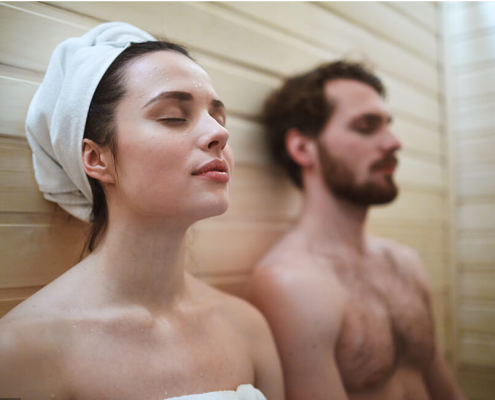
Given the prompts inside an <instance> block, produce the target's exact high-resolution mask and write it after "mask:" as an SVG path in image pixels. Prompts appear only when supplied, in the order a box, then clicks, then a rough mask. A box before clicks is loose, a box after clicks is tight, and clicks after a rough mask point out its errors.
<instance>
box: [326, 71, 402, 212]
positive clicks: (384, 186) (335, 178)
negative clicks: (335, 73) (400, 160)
mask: <svg viewBox="0 0 495 400" xmlns="http://www.w3.org/2000/svg"><path fill="white" fill-rule="evenodd" d="M324 90H325V95H326V98H327V101H330V102H331V103H332V104H333V105H334V111H333V114H332V116H331V118H330V120H329V121H328V122H327V124H326V125H325V126H324V128H323V130H322V132H321V134H320V135H319V137H318V138H317V145H318V155H319V162H320V163H319V165H320V168H321V172H322V176H323V178H324V180H325V183H326V185H327V187H328V189H329V190H330V191H331V192H332V193H333V194H335V195H336V196H338V197H341V198H344V199H346V200H348V201H350V202H352V203H355V204H359V205H364V206H369V205H373V204H385V203H389V202H391V201H392V200H393V199H394V198H395V197H396V196H397V193H398V188H397V186H396V185H395V182H394V179H393V173H394V170H395V167H396V165H397V159H396V156H395V153H396V151H397V150H399V149H400V147H401V143H400V141H399V140H398V139H397V137H396V136H395V134H394V133H393V132H392V130H391V129H390V123H391V120H392V118H391V114H390V112H389V110H388V108H387V106H386V104H385V102H384V101H383V99H382V98H381V97H380V95H379V94H378V93H377V92H376V91H375V90H374V89H373V88H372V87H371V86H368V85H366V84H364V83H361V82H358V81H353V80H349V79H339V80H335V81H330V82H327V83H326V84H325V88H324Z"/></svg>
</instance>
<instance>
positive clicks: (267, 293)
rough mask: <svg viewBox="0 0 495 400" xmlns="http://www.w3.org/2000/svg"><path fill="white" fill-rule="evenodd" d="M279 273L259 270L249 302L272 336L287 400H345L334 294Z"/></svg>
mask: <svg viewBox="0 0 495 400" xmlns="http://www.w3.org/2000/svg"><path fill="white" fill-rule="evenodd" d="M283 272H284V274H280V273H277V272H275V271H273V270H271V269H258V270H257V271H256V272H255V273H254V274H253V277H252V279H251V282H250V294H249V300H251V301H252V302H253V304H255V305H256V306H257V307H258V308H259V309H260V310H261V311H262V312H263V314H264V315H265V317H266V318H267V320H268V322H269V324H270V326H271V329H272V331H273V334H274V336H275V341H276V343H277V347H278V351H279V354H280V358H281V361H282V367H283V370H284V378H285V388H286V396H287V400H307V399H312V400H328V399H330V398H331V399H332V400H347V399H348V397H347V395H346V393H345V390H344V387H343V384H342V381H341V378H340V375H339V371H338V368H337V364H336V362H335V357H334V347H335V342H336V339H337V337H338V331H339V328H340V311H341V310H340V308H339V303H341V301H339V299H338V296H337V295H336V293H338V291H337V290H333V288H332V287H329V285H328V282H326V281H325V282H322V279H321V277H311V276H308V275H307V274H304V275H302V274H297V273H296V274H294V273H291V272H289V271H283ZM303 272H307V271H303ZM318 278H319V279H318ZM330 286H331V285H330Z"/></svg>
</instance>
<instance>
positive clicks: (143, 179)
mask: <svg viewBox="0 0 495 400" xmlns="http://www.w3.org/2000/svg"><path fill="white" fill-rule="evenodd" d="M124 84H125V88H126V94H125V95H124V97H123V100H122V101H121V102H120V103H119V105H118V107H117V110H116V126H117V129H116V132H117V154H116V161H117V167H116V170H117V180H116V185H115V189H116V198H117V201H118V202H119V204H120V206H124V207H131V209H132V210H134V211H135V212H137V213H138V215H142V216H145V217H153V218H161V217H165V218H167V217H172V218H178V219H180V220H185V221H188V222H194V221H196V220H199V219H202V218H207V217H210V216H214V215H218V214H222V213H224V212H225V211H226V210H227V208H228V205H229V187H230V178H231V176H232V170H233V166H234V158H233V154H232V150H231V149H230V146H229V145H228V144H227V140H228V138H229V133H228V131H227V129H225V119H226V115H225V107H224V105H223V103H222V102H221V101H220V100H219V99H218V96H217V95H216V93H215V90H214V89H213V86H212V84H211V80H210V77H209V76H208V74H207V73H206V72H205V71H204V70H203V69H202V68H201V67H200V66H198V65H197V64H196V63H195V62H193V61H192V60H190V59H189V58H187V57H186V56H184V55H182V54H179V53H177V52H173V51H157V52H154V53H150V54H148V55H145V56H143V57H141V58H138V59H137V60H135V61H134V62H132V63H131V64H130V65H128V66H127V68H126V71H125V83H124Z"/></svg>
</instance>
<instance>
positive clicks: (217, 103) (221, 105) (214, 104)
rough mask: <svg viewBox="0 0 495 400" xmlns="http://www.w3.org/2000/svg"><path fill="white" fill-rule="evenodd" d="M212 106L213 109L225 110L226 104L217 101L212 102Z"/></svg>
mask: <svg viewBox="0 0 495 400" xmlns="http://www.w3.org/2000/svg"><path fill="white" fill-rule="evenodd" d="M211 105H212V106H213V108H225V104H223V103H222V102H221V101H220V100H218V99H215V100H212V101H211Z"/></svg>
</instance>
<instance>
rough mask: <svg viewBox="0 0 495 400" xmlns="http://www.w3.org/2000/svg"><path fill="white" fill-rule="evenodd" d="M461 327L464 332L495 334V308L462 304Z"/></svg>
mask: <svg viewBox="0 0 495 400" xmlns="http://www.w3.org/2000/svg"><path fill="white" fill-rule="evenodd" d="M459 327H460V329H461V330H462V331H463V332H474V333H483V334H495V307H486V306H485V307H481V306H474V305H472V306H467V305H462V304H461V307H460V310H459Z"/></svg>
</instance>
